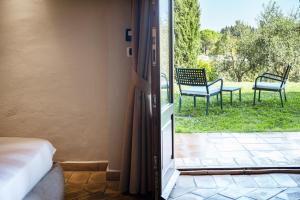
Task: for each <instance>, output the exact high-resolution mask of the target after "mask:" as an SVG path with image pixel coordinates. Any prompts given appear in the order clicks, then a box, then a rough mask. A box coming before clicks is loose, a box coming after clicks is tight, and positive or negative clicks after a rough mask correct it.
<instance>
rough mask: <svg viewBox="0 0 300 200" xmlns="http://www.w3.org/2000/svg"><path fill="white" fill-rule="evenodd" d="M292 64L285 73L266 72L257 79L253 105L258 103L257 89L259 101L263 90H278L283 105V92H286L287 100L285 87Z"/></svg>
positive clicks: (254, 87)
mask: <svg viewBox="0 0 300 200" xmlns="http://www.w3.org/2000/svg"><path fill="white" fill-rule="evenodd" d="M291 68H292V65H290V64H289V65H288V66H287V67H286V69H285V71H284V73H283V75H277V74H271V73H264V74H262V75H261V76H258V77H257V78H256V79H255V84H254V86H253V90H254V98H253V105H255V103H256V91H257V90H258V91H259V93H258V101H260V100H261V99H260V98H261V91H271V92H278V93H279V96H280V101H281V106H282V107H283V98H282V93H283V94H284V99H285V101H287V98H286V93H285V87H286V82H287V80H288V76H289V73H290V71H291Z"/></svg>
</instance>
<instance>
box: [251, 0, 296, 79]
mask: <svg viewBox="0 0 300 200" xmlns="http://www.w3.org/2000/svg"><path fill="white" fill-rule="evenodd" d="M299 19H300V18H299V12H298V11H297V12H295V13H291V14H290V15H289V16H285V15H284V14H283V13H282V11H281V10H280V7H279V6H278V5H277V4H276V2H274V1H270V2H269V4H267V6H265V8H264V10H263V12H262V13H261V15H260V16H259V28H258V38H257V42H256V44H257V53H258V54H260V57H259V60H258V61H257V63H259V64H260V65H263V66H264V67H265V70H266V69H267V70H268V71H273V72H275V73H279V74H280V73H282V72H283V70H284V68H285V67H286V65H287V64H288V63H291V64H293V66H294V68H293V70H292V73H291V76H290V77H291V79H292V80H295V81H296V80H299V79H300V31H299V25H300V23H299Z"/></svg>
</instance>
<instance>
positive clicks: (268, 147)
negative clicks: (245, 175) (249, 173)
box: [175, 133, 300, 168]
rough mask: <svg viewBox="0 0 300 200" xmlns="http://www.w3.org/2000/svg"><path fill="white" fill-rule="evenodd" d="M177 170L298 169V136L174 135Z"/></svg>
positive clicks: (269, 134)
mask: <svg viewBox="0 0 300 200" xmlns="http://www.w3.org/2000/svg"><path fill="white" fill-rule="evenodd" d="M175 157H176V166H177V167H178V168H189V167H200V168H224V167H282V166H285V167H286V166H291V167H292V166H298V167H299V166H300V133H194V134H175Z"/></svg>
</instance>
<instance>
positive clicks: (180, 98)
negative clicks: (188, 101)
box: [178, 95, 182, 112]
mask: <svg viewBox="0 0 300 200" xmlns="http://www.w3.org/2000/svg"><path fill="white" fill-rule="evenodd" d="M181 102H182V97H181V95H180V96H179V106H178V111H179V112H180V110H181Z"/></svg>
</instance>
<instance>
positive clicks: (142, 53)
mask: <svg viewBox="0 0 300 200" xmlns="http://www.w3.org/2000/svg"><path fill="white" fill-rule="evenodd" d="M150 9H151V1H150V0H132V27H131V28H132V34H133V40H132V48H133V58H132V61H133V62H132V63H133V64H132V77H131V85H130V90H129V94H128V111H127V116H126V128H125V130H126V133H125V138H124V140H123V141H124V144H123V155H122V166H121V167H122V169H121V180H120V189H121V191H122V192H125V193H127V192H128V193H130V194H147V193H148V192H151V189H152V182H151V174H152V166H153V165H152V159H151V155H152V153H151V152H152V149H151V146H152V137H151V98H150V97H151V96H150V92H151V91H150V80H151V79H150V71H151V70H150V66H151V31H150V30H151V25H150V19H151V16H150Z"/></svg>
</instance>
